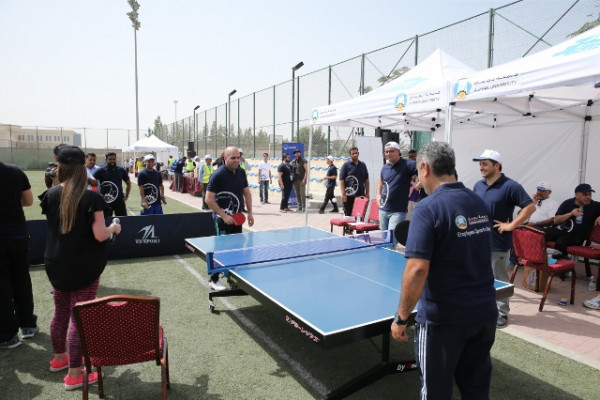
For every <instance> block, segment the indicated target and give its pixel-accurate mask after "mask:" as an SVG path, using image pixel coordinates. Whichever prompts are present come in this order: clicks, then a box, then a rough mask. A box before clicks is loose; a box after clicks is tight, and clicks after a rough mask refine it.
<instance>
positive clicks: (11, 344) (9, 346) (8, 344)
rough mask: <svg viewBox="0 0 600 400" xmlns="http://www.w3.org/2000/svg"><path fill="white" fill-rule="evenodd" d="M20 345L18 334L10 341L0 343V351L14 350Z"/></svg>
mask: <svg viewBox="0 0 600 400" xmlns="http://www.w3.org/2000/svg"><path fill="white" fill-rule="evenodd" d="M21 343H22V342H21V339H19V334H16V335H15V336H13V337H12V339H10V340H7V341H6V342H0V349H14V348H15V347H19V346H20V345H21Z"/></svg>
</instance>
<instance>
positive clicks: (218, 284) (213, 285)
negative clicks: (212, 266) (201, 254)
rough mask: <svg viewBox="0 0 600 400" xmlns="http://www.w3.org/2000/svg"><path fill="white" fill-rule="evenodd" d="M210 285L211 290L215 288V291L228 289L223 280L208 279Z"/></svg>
mask: <svg viewBox="0 0 600 400" xmlns="http://www.w3.org/2000/svg"><path fill="white" fill-rule="evenodd" d="M208 287H209V289H210V290H214V291H215V292H220V291H223V290H226V289H227V288H226V287H225V286H223V284H222V283H221V282H219V281H216V282H215V281H213V280H212V279H211V280H209V281H208Z"/></svg>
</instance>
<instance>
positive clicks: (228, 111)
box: [225, 89, 237, 147]
mask: <svg viewBox="0 0 600 400" xmlns="http://www.w3.org/2000/svg"><path fill="white" fill-rule="evenodd" d="M235 92H237V90H235V89H233V90H232V91H231V92H229V96H228V98H227V130H226V131H225V147H228V146H229V125H231V96H233V95H234V94H235Z"/></svg>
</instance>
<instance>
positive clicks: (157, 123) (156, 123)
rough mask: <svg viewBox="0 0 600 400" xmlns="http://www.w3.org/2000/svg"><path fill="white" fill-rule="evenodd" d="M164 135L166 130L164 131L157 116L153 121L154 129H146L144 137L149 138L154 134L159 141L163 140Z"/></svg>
mask: <svg viewBox="0 0 600 400" xmlns="http://www.w3.org/2000/svg"><path fill="white" fill-rule="evenodd" d="M166 133H167V130H166V129H164V125H163V123H162V121H161V120H160V115H159V116H157V117H156V119H155V120H154V129H151V128H148V135H146V136H150V135H152V134H154V135H156V137H157V138H159V139H160V140H165V135H166Z"/></svg>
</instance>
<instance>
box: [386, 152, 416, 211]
mask: <svg viewBox="0 0 600 400" xmlns="http://www.w3.org/2000/svg"><path fill="white" fill-rule="evenodd" d="M416 174H417V167H416V164H415V162H414V161H413V160H405V159H403V158H401V159H400V160H398V162H397V163H396V164H394V165H392V164H390V163H386V164H385V165H384V166H383V168H381V175H380V179H381V180H382V181H383V188H382V189H381V202H382V205H381V206H380V207H379V208H380V209H381V210H383V211H388V212H406V211H407V209H408V191H409V190H410V182H411V180H412V177H413V175H416Z"/></svg>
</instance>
